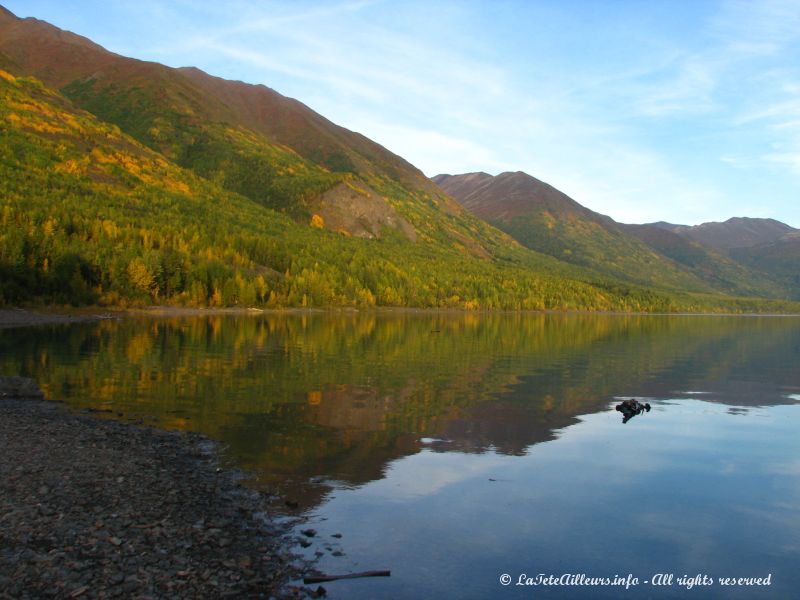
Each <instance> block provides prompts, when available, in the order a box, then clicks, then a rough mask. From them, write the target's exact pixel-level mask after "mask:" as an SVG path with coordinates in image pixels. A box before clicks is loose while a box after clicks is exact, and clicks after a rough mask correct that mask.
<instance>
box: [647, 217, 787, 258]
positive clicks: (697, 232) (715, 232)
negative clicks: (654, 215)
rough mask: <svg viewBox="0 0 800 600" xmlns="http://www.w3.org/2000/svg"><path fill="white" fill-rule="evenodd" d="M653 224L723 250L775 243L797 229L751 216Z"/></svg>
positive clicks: (772, 220)
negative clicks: (724, 219) (715, 220)
mask: <svg viewBox="0 0 800 600" xmlns="http://www.w3.org/2000/svg"><path fill="white" fill-rule="evenodd" d="M652 225H653V226H655V227H659V228H662V229H667V230H669V231H672V232H674V233H678V234H680V235H682V236H683V237H686V238H689V239H692V240H694V241H696V242H699V243H701V244H703V245H705V246H708V247H709V248H714V249H716V250H720V251H723V252H727V251H728V250H731V249H733V248H749V247H751V246H759V245H761V244H768V243H771V242H776V241H778V240H779V239H780V238H782V237H783V236H785V235H786V234H789V233H794V232H797V231H798V230H797V229H794V228H793V227H790V226H789V225H787V224H786V223H781V222H780V221H776V220H775V219H755V218H749V217H733V218H731V219H728V220H727V221H725V222H723V223H717V222H709V223H702V224H701V225H694V226H689V225H672V224H670V223H663V222H661V223H653V224H652Z"/></svg>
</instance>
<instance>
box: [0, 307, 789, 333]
mask: <svg viewBox="0 0 800 600" xmlns="http://www.w3.org/2000/svg"><path fill="white" fill-rule="evenodd" d="M368 313H375V314H410V315H526V314H537V315H598V316H600V315H607V316H619V317H643V316H649V317H770V318H775V317H784V318H796V317H800V313H713V312H697V313H686V312H681V313H663V312H612V311H578V310H573V311H556V310H541V311H538V310H518V311H515V310H466V309H459V308H413V307H393V306H377V307H370V308H356V307H348V306H344V307H327V308H242V307H226V308H188V307H181V306H150V307H144V308H120V307H93V308H87V307H82V308H65V307H58V308H47V307H43V308H0V331H2V330H3V329H11V328H17V327H36V326H42V325H66V324H77V323H93V322H98V321H105V320H118V319H122V318H126V317H127V318H177V317H198V316H216V315H234V316H235V315H240V316H244V315H247V316H258V315H308V314H339V315H340V314H368Z"/></svg>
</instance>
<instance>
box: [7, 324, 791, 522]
mask: <svg viewBox="0 0 800 600" xmlns="http://www.w3.org/2000/svg"><path fill="white" fill-rule="evenodd" d="M799 342H800V321H798V320H796V319H791V318H720V317H658V316H597V315H541V314H538V315H520V314H511V315H475V314H439V315H430V314H422V315H420V314H411V313H397V314H392V313H366V314H357V313H338V314H302V315H265V316H238V317H237V316H210V317H191V318H189V317H186V318H175V319H135V318H132V319H125V320H123V321H120V322H102V323H99V324H95V325H78V326H71V327H44V328H37V329H26V330H8V331H4V332H2V333H0V372H3V373H9V374H12V373H13V374H21V375H24V376H28V377H34V378H36V379H37V380H38V381H40V382H41V383H42V385H43V388H44V389H45V392H46V394H47V395H48V396H49V397H50V398H56V399H64V400H66V401H67V402H69V403H70V404H72V405H73V406H76V407H83V408H92V409H95V410H103V411H109V413H108V414H110V415H111V416H115V417H119V416H121V417H122V418H129V419H145V420H146V421H147V422H154V423H157V424H158V425H159V426H162V427H167V428H177V429H192V430H196V431H200V432H202V433H205V434H207V435H210V436H211V437H214V438H217V439H220V440H222V441H223V442H224V443H225V444H227V446H228V448H229V451H228V456H229V457H230V459H231V460H232V461H234V462H235V463H237V464H239V465H241V466H243V467H246V468H247V469H250V470H252V471H253V472H255V473H256V474H258V476H259V477H260V479H261V481H262V482H263V483H264V484H265V485H275V486H280V487H282V488H284V491H285V490H287V489H288V491H289V492H290V493H291V495H292V496H294V497H296V498H297V499H298V501H300V502H301V504H302V505H303V506H305V507H308V506H310V505H313V504H314V503H317V502H319V501H320V500H321V498H323V497H324V495H325V493H326V490H327V489H328V484H327V483H314V482H315V481H317V482H319V481H331V480H334V481H340V482H344V483H346V484H348V485H351V486H357V485H361V484H363V483H365V482H368V481H372V480H375V479H379V478H381V477H382V476H383V474H384V471H385V469H386V465H387V464H389V463H391V462H392V461H394V460H396V459H398V458H400V457H403V456H407V455H410V454H414V453H418V452H421V451H423V450H430V451H433V452H445V451H448V452H449V451H459V452H466V453H484V452H487V451H489V450H491V451H493V452H496V453H499V454H503V455H509V456H522V455H525V454H526V453H527V452H529V449H530V447H531V446H532V445H534V444H538V443H541V442H544V441H547V440H552V439H555V438H556V437H557V436H558V432H559V431H561V430H563V428H565V427H567V426H569V425H571V424H574V423H576V422H577V417H578V415H583V414H590V413H595V412H599V411H604V410H606V409H607V408H608V403H609V402H610V401H611V400H613V398H615V397H616V396H620V397H623V396H629V397H633V398H639V399H642V401H644V399H646V398H650V397H656V398H658V397H681V396H682V395H684V396H685V397H693V396H692V394H693V393H694V391H702V392H703V399H704V400H708V401H721V402H727V403H729V404H736V405H738V406H742V407H745V406H759V405H768V404H780V403H785V402H792V400H790V399H788V395H789V394H790V393H791V392H792V391H796V390H798V389H800V377H798V376H797V375H796V373H795V371H794V370H793V369H791V368H786V367H787V364H786V363H788V362H791V361H793V360H795V359H796V354H797V348H798V345H800V344H799ZM682 390H683V391H682ZM631 425H632V424H631ZM422 438H436V439H438V440H441V441H440V442H438V443H436V444H427V443H425V442H423V441H421V440H422Z"/></svg>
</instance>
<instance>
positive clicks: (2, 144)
mask: <svg viewBox="0 0 800 600" xmlns="http://www.w3.org/2000/svg"><path fill="white" fill-rule="evenodd" d="M0 69H1V70H0V224H2V227H0V303H4V302H5V303H20V302H30V301H35V302H59V303H67V302H69V303H76V304H81V303H102V304H114V305H126V304H130V303H134V304H147V303H168V304H181V305H192V306H224V305H240V306H276V307H281V306H375V305H384V306H415V307H461V308H469V309H474V308H488V309H499V308H502V309H558V310H565V309H584V310H621V311H630V310H655V311H694V310H725V311H754V310H770V311H776V310H785V309H786V307H787V306H790V305H788V304H785V303H783V304H782V303H769V302H764V301H762V300H758V299H738V298H731V297H726V296H722V295H719V294H710V293H708V292H712V291H713V287H711V286H707V285H704V283H703V282H700V281H699V280H696V279H694V280H693V279H692V278H691V276H690V275H688V274H686V273H681V272H679V271H675V270H674V269H673V270H669V269H661V271H663V274H660V275H659V276H657V277H652V278H649V279H648V278H647V277H642V276H641V275H634V276H631V275H630V273H636V272H637V271H636V268H637V267H638V268H639V271H638V272H639V273H643V272H648V269H649V272H655V271H658V269H654V268H652V267H653V266H654V265H655V266H658V265H660V264H661V263H660V262H658V261H663V259H662V258H661V257H659V256H657V255H656V254H655V253H652V255H651V256H645V255H644V254H641V253H640V254H638V255H637V258H638V259H639V261H640V262H639V263H637V262H636V261H630V260H627V258H626V257H625V252H624V249H625V248H626V247H627V246H625V244H628V245H630V244H631V243H633V242H631V240H633V241H634V242H636V243H637V244H638V243H639V242H638V241H637V240H634V238H631V237H630V236H627V238H626V239H623V241H622V242H620V244H621V245H619V246H618V247H617V252H618V254H617V255H615V256H616V258H619V259H620V260H624V261H626V262H625V268H624V269H623V268H621V267H620V265H614V264H612V265H611V267H608V265H606V267H607V268H605V269H604V270H601V271H599V272H598V271H596V270H593V266H594V265H595V264H598V263H597V262H595V263H592V262H591V261H584V262H580V261H575V260H573V261H572V263H569V262H565V261H563V260H561V259H560V258H556V257H554V256H551V255H549V254H545V253H541V252H538V251H536V250H532V249H529V248H525V247H523V246H522V245H520V244H518V243H516V242H515V241H514V240H513V239H512V238H511V237H509V236H508V235H507V234H505V233H503V232H501V231H500V230H498V229H496V228H495V227H493V226H491V225H490V224H488V223H487V222H485V221H484V220H482V219H480V218H478V217H476V216H475V215H473V214H472V213H471V212H470V211H468V210H465V209H464V208H462V207H461V206H460V205H459V204H458V203H457V202H456V201H455V200H454V199H453V198H451V197H450V196H449V195H447V194H446V193H445V192H444V191H442V190H441V189H440V188H439V187H438V186H437V185H436V184H435V183H433V182H431V181H429V180H428V179H427V178H425V177H424V175H422V173H421V172H420V171H419V170H418V169H416V168H415V167H414V166H413V165H411V164H410V163H408V162H407V161H405V160H404V159H402V158H401V157H399V156H397V155H395V154H393V153H391V152H390V151H389V150H387V149H385V148H383V147H382V146H380V145H378V144H376V143H374V142H372V141H371V140H368V139H367V138H365V137H364V136H362V135H360V134H357V133H354V132H351V131H348V130H347V129H345V128H342V127H340V126H338V125H336V124H334V123H332V122H330V121H329V120H327V119H325V118H324V117H322V116H321V115H318V114H317V113H314V112H313V111H312V110H311V109H310V108H308V107H306V106H305V105H303V104H302V103H300V102H298V101H296V100H292V99H290V98H286V97H284V96H281V95H280V94H278V93H277V92H275V91H274V90H270V89H269V88H266V87H264V86H256V85H250V84H246V83H242V82H232V81H226V80H223V79H219V78H216V77H213V76H210V75H207V74H205V73H203V72H202V71H199V70H197V69H193V68H184V69H172V68H169V67H166V66H164V65H159V64H157V63H151V62H143V61H138V60H135V59H131V58H126V57H123V56H120V55H117V54H114V53H111V52H108V51H107V50H105V49H103V48H102V47H100V46H98V45H97V44H95V43H94V42H92V41H90V40H87V39H86V38H83V37H80V36H77V35H75V34H72V33H69V32H65V31H62V30H60V29H58V28H56V27H54V26H52V25H50V24H48V23H44V22H42V21H38V20H36V19H18V18H17V17H15V16H14V15H13V14H11V13H10V12H8V11H6V10H4V9H3V10H0ZM557 200H558V199H557V198H556V199H554V204H553V206H552V207H551V211H553V212H554V213H555V212H556V211H557V204H558V202H557ZM568 209H569V211H572V212H573V213H574V214H578V215H583V216H582V218H583V219H584V221H586V222H591V223H592V225H591V227H603V226H605V227H608V228H612V227H613V226H614V224H613V222H612V221H610V219H607V218H605V217H601V216H599V215H597V216H595V217H592V215H593V214H594V213H592V214H589V213H591V211H588V212H582V211H581V210H580V208H578V207H577V206H569V207H568ZM569 211H568V212H569ZM584 211H585V209H584ZM587 215H588V216H587ZM576 220H578V219H576ZM578 230H580V228H578ZM608 235H609V236H611V237H613V236H614V235H616V236H617V237H620V238H624V234H623V233H622V232H621V231H616V230H613V231H612V229H609V233H608ZM587 238H591V236H587ZM554 239H555V240H556V243H561V241H560V240H559V238H558V237H556V238H554ZM594 243H595V244H596V242H594ZM640 247H642V246H641V245H640ZM566 249H568V248H566ZM565 254H567V255H568V253H565ZM643 256H644V257H645V258H644V259H643V258H642V257H643ZM612 258H614V256H612ZM648 260H649V261H651V262H649V263H648V262H647V261H648ZM642 261H643V262H642ZM653 261H655V262H653ZM611 262H612V263H613V260H612V261H611ZM628 268H630V269H631V271H629V272H628V273H626V269H628ZM617 275H618V276H617ZM681 278H683V279H681ZM647 281H651V282H652V285H651V286H649V287H648V286H644V285H642V282H647ZM664 282H666V283H664ZM687 290H689V291H687ZM692 290H693V292H692Z"/></svg>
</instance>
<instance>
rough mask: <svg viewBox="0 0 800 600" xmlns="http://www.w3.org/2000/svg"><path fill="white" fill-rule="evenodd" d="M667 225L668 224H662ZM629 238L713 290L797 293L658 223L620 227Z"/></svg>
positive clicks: (745, 293)
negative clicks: (676, 264)
mask: <svg viewBox="0 0 800 600" xmlns="http://www.w3.org/2000/svg"><path fill="white" fill-rule="evenodd" d="M663 225H668V224H663ZM621 227H622V228H623V230H624V231H626V232H627V233H628V234H629V235H632V236H634V237H636V238H638V239H639V240H641V241H642V242H644V243H645V244H647V245H648V246H650V247H651V248H652V249H653V250H655V251H656V252H658V253H659V254H661V255H663V256H666V257H668V258H670V259H672V260H673V261H675V262H676V263H679V264H680V265H681V266H683V267H684V268H685V269H687V270H689V271H691V272H692V273H693V274H695V275H696V276H697V277H699V278H701V279H703V280H704V281H708V282H709V283H711V284H712V285H714V287H715V288H717V289H719V290H724V291H725V292H726V293H730V294H738V295H745V296H749V295H769V296H775V297H786V296H791V295H794V294H796V293H797V290H796V289H794V287H793V286H791V285H788V284H786V282H783V283H781V282H780V280H781V278H776V277H774V276H772V275H771V274H770V272H769V271H767V272H765V270H763V269H759V268H758V267H755V265H751V266H748V265H746V264H742V263H741V262H737V261H736V260H734V259H733V258H731V257H730V256H728V255H727V254H726V253H724V252H720V251H717V250H715V249H713V248H709V247H708V246H705V245H703V244H701V243H699V242H696V241H694V240H693V239H691V238H689V237H685V236H683V235H681V234H679V233H675V232H674V230H673V229H672V227H675V226H671V227H663V226H662V224H661V223H653V224H650V225H621Z"/></svg>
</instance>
